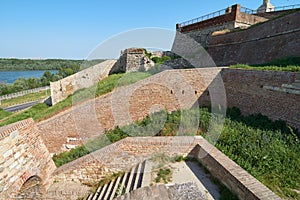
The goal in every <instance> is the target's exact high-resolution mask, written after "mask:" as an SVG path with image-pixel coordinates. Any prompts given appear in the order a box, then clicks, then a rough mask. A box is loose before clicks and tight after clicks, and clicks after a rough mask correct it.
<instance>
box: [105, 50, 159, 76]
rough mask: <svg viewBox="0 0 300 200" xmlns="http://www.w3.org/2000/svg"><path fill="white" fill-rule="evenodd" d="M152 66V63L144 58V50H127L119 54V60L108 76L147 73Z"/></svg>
mask: <svg viewBox="0 0 300 200" xmlns="http://www.w3.org/2000/svg"><path fill="white" fill-rule="evenodd" d="M153 66H154V62H153V61H152V60H150V59H149V58H148V57H147V56H146V54H145V51H144V49H142V48H129V49H125V50H124V51H122V52H121V55H120V58H119V59H118V61H117V63H116V65H115V66H114V67H113V68H112V70H111V71H110V74H113V73H120V72H122V73H125V72H138V71H148V70H149V69H151V68H152V67H153Z"/></svg>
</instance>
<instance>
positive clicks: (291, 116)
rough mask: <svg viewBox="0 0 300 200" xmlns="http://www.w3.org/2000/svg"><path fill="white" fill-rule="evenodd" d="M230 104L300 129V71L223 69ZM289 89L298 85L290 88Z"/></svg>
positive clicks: (247, 113) (246, 112)
mask: <svg viewBox="0 0 300 200" xmlns="http://www.w3.org/2000/svg"><path fill="white" fill-rule="evenodd" d="M222 78H223V81H224V83H225V89H226V96H227V105H228V107H237V108H240V110H241V111H242V114H245V115H249V114H254V113H261V114H263V115H266V116H268V117H270V118H271V119H273V120H278V119H281V120H284V121H286V122H287V123H288V124H289V125H291V126H293V127H296V128H299V129H300V112H299V110H300V103H299V102H300V85H299V84H298V85H297V81H298V80H300V73H293V72H279V71H257V70H242V69H223V70H222ZM288 88H294V89H290V90H288Z"/></svg>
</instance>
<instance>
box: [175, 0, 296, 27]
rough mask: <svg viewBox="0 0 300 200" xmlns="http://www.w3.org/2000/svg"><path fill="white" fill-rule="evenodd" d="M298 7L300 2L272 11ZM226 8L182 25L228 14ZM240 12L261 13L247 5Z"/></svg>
mask: <svg viewBox="0 0 300 200" xmlns="http://www.w3.org/2000/svg"><path fill="white" fill-rule="evenodd" d="M297 8H300V4H295V5H288V6H280V7H275V8H274V10H270V12H275V11H284V10H292V9H297ZM226 10H227V9H222V10H219V11H216V12H213V13H210V14H207V15H204V16H201V17H198V18H195V19H191V20H189V21H185V22H182V23H180V27H181V28H182V27H185V26H188V25H191V24H195V23H198V22H202V21H204V20H208V19H212V18H214V17H218V16H221V15H224V14H226ZM240 12H243V13H247V14H252V15H253V14H257V13H259V12H260V11H259V10H252V9H250V8H246V7H241V10H240Z"/></svg>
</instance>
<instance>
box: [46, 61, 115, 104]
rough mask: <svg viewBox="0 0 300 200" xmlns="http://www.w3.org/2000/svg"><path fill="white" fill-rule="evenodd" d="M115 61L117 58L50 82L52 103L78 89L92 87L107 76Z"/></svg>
mask: <svg viewBox="0 0 300 200" xmlns="http://www.w3.org/2000/svg"><path fill="white" fill-rule="evenodd" d="M115 63H116V61H115V60H107V61H104V62H102V63H100V64H97V65H95V66H92V67H89V68H88V69H85V70H82V71H80V72H78V73H76V74H73V75H71V76H68V77H66V78H64V79H61V80H59V81H56V82H52V83H50V88H51V99H52V105H55V104H56V103H58V102H60V101H62V100H64V99H65V98H67V97H68V96H69V95H71V94H73V93H74V92H75V91H76V90H79V89H82V88H87V87H90V86H92V85H94V84H95V83H97V82H98V81H99V80H101V79H103V78H106V77H107V76H108V74H109V72H110V70H111V69H112V67H113V65H114V64H115Z"/></svg>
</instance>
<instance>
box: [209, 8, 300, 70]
mask: <svg viewBox="0 0 300 200" xmlns="http://www.w3.org/2000/svg"><path fill="white" fill-rule="evenodd" d="M299 18H300V11H298V12H295V13H293V14H290V15H287V16H284V17H281V18H278V19H274V20H270V21H267V22H265V23H263V24H261V25H258V26H255V27H251V28H249V29H246V30H243V31H238V32H233V33H228V34H225V35H218V36H213V37H212V38H211V41H210V45H209V46H208V52H209V53H210V55H211V56H212V58H213V60H214V61H215V63H216V65H218V66H226V65H231V64H237V63H246V64H260V63H265V62H270V61H272V60H275V59H279V58H282V57H288V56H300V53H299V52H300V34H299V32H300V29H299V26H300V22H299Z"/></svg>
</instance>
